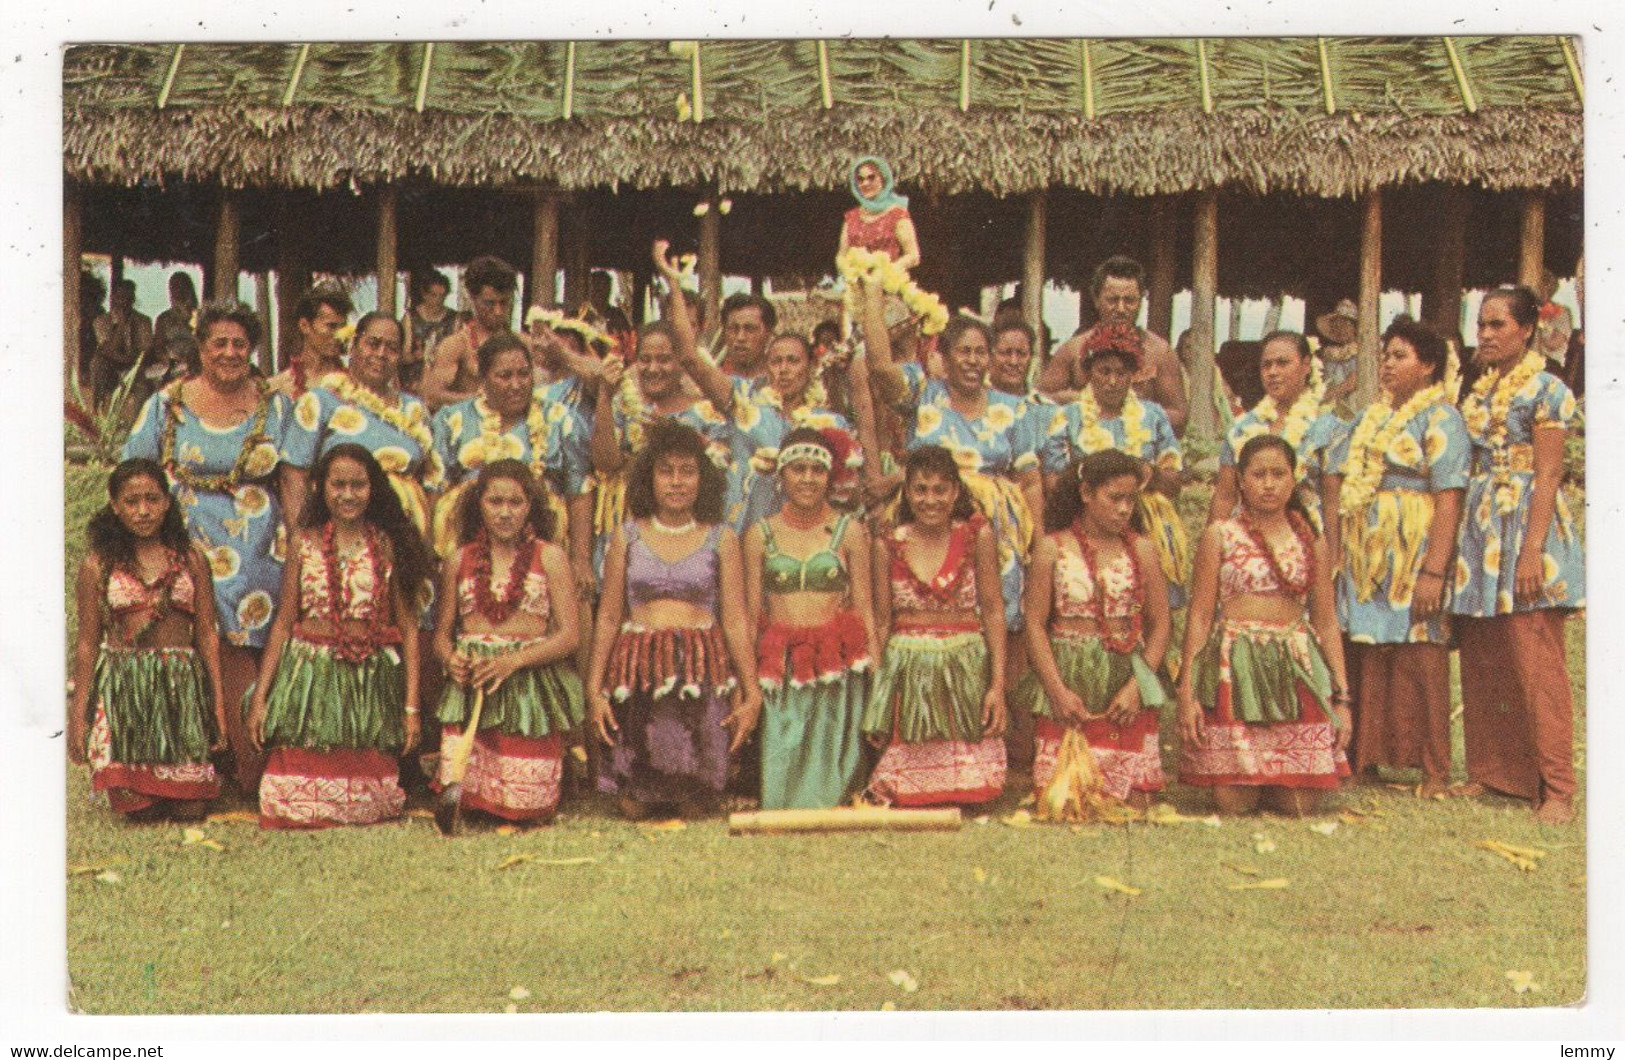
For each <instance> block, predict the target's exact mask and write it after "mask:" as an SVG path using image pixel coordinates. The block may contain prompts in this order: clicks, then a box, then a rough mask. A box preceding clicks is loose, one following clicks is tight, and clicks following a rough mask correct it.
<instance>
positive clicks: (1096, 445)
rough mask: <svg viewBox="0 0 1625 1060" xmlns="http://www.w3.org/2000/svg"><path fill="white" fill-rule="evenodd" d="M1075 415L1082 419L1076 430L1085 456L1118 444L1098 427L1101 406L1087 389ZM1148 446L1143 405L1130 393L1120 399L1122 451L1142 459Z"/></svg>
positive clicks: (1090, 390)
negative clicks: (1121, 404) (1121, 406)
mask: <svg viewBox="0 0 1625 1060" xmlns="http://www.w3.org/2000/svg"><path fill="white" fill-rule="evenodd" d="M1078 412H1079V414H1080V416H1081V417H1082V419H1083V423H1082V425H1081V426H1080V427H1079V429H1078V444H1079V448H1081V449H1083V450H1084V452H1086V453H1098V452H1101V451H1102V450H1106V449H1111V448H1113V447H1115V446H1116V445H1117V442H1116V440H1115V439H1113V438H1112V434H1111V432H1110V431H1108V430H1107V429H1106V428H1104V427H1102V426H1101V425H1100V405H1099V403H1097V402H1096V401H1095V392H1094V391H1093V390H1092V389H1090V388H1089V387H1084V388H1083V393H1081V394H1079V395H1078ZM1150 445H1151V429H1150V428H1149V427H1147V426H1146V425H1145V405H1143V404H1142V403H1141V402H1140V399H1139V398H1138V397H1136V396H1135V394H1134V391H1133V390H1130V391H1129V393H1128V396H1127V397H1125V398H1124V399H1123V451H1124V452H1125V453H1127V454H1128V455H1130V456H1132V457H1134V458H1135V459H1138V460H1143V459H1145V455H1144V454H1145V451H1146V449H1147V447H1149V446H1150Z"/></svg>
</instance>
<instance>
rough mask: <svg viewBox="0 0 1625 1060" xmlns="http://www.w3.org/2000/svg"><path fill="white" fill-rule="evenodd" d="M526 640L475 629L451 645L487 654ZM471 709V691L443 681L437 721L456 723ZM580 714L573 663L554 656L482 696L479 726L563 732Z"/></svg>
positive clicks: (524, 732) (519, 732)
mask: <svg viewBox="0 0 1625 1060" xmlns="http://www.w3.org/2000/svg"><path fill="white" fill-rule="evenodd" d="M527 643H530V642H529V641H525V640H520V639H518V638H514V637H494V636H487V635H484V634H475V635H471V636H464V637H458V638H457V650H458V651H460V652H463V653H465V654H467V655H473V656H480V657H485V658H490V657H491V656H494V655H502V654H504V653H506V652H510V651H513V650H514V649H515V648H518V647H520V646H521V645H524V644H527ZM473 709H474V693H473V691H472V690H471V689H466V688H464V687H463V686H462V685H459V684H453V683H450V682H448V683H447V684H446V691H445V694H444V695H442V696H441V698H440V709H439V710H438V711H436V713H435V717H436V718H437V719H438V720H439V721H440V723H441V724H442V725H457V726H461V725H463V724H464V723H465V722H467V721H468V715H469V712H470V711H472V710H473ZM585 717H586V706H585V696H584V695H583V693H582V691H581V677H580V675H578V674H577V673H576V669H575V664H574V662H572V661H571V660H568V659H559V660H558V661H556V662H551V663H548V664H547V665H546V666H531V667H527V668H525V669H523V670H519V671H516V672H515V673H513V674H511V675H510V676H509V677H508V679H507V680H506V681H503V682H502V684H500V685H498V686H497V690H496V691H495V692H493V693H489V694H487V695H486V697H485V705H484V706H483V707H481V708H480V731H481V732H484V731H486V730H488V729H496V730H497V731H499V732H504V733H507V734H508V735H509V736H528V737H531V738H532V739H539V738H540V737H543V736H551V735H553V734H554V733H563V732H569V731H570V730H571V729H574V728H575V727H576V726H578V725H580V724H581V722H582V719H583V718H585Z"/></svg>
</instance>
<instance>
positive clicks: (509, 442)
mask: <svg viewBox="0 0 1625 1060" xmlns="http://www.w3.org/2000/svg"><path fill="white" fill-rule="evenodd" d="M555 407H556V408H558V409H559V414H560V415H561V416H562V415H563V414H564V406H562V405H558V406H555ZM474 411H475V412H477V413H479V414H480V436H479V438H478V442H479V444H478V446H477V447H476V448H474V449H470V450H467V451H459V453H458V457H459V458H465V457H466V459H463V464H464V466H465V467H467V468H469V469H470V470H473V469H474V468H480V467H484V466H485V465H486V464H491V463H495V462H496V461H498V460H502V459H504V458H512V459H514V460H518V459H519V458H520V456H521V455H522V454H521V452H520V444H519V439H518V438H516V437H514V436H513V432H512V429H511V428H510V429H509V430H507V431H504V430H503V429H502V414H501V413H499V412H498V411H497V410H496V409H494V408H492V407H491V404H490V402H488V401H486V400H485V395H483V394H481V395H480V396H479V397H477V398H475V399H474ZM547 431H548V417H547V413H545V412H543V411H542V407H541V405H539V404H538V403H537V402H536V401H535V399H534V398H533V399H532V400H531V402H530V406H529V407H528V408H527V409H526V410H525V433H526V434H527V435H528V436H529V438H530V472H531V474H533V475H535V476H536V477H537V478H541V477H542V475H543V474H544V473H545V472H546V470H547Z"/></svg>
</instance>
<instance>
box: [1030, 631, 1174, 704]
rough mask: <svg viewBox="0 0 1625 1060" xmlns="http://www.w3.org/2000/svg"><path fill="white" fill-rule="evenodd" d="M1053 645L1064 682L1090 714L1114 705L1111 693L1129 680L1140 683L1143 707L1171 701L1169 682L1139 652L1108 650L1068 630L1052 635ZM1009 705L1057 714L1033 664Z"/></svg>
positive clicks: (1093, 638) (1099, 642) (1051, 646)
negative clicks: (1125, 652) (1069, 633)
mask: <svg viewBox="0 0 1625 1060" xmlns="http://www.w3.org/2000/svg"><path fill="white" fill-rule="evenodd" d="M1050 648H1051V650H1053V651H1054V652H1055V667H1056V669H1058V670H1059V671H1060V672H1061V683H1062V684H1064V685H1066V687H1068V688H1070V689H1071V690H1072V691H1074V692H1076V693H1077V694H1078V695H1079V697H1081V698H1082V699H1083V706H1084V709H1085V710H1087V711H1088V712H1089V713H1090V714H1099V713H1101V712H1102V711H1104V710H1105V709H1106V708H1107V707H1108V706H1110V705H1111V702H1112V697H1114V696H1116V695H1117V693H1118V692H1120V691H1122V689H1123V686H1124V685H1126V684H1128V683H1129V682H1130V681H1133V682H1135V683H1136V684H1138V685H1139V686H1140V705H1141V706H1142V707H1143V708H1145V709H1147V710H1157V709H1159V708H1160V707H1161V706H1162V705H1163V704H1164V703H1167V702H1168V699H1169V695H1168V688H1167V685H1166V684H1165V683H1164V682H1163V680H1162V679H1161V678H1160V677H1158V676H1157V674H1156V673H1155V672H1154V671H1152V669H1151V667H1149V666H1147V665H1146V663H1145V660H1144V659H1142V658H1140V653H1139V652H1131V653H1129V654H1127V655H1124V654H1120V653H1118V652H1114V651H1107V650H1106V645H1105V644H1104V643H1102V642H1101V639H1100V638H1099V637H1093V636H1069V635H1066V634H1061V635H1057V636H1055V637H1052V638H1051V639H1050ZM1010 705H1011V707H1012V708H1013V709H1016V710H1030V711H1032V712H1033V713H1034V714H1036V715H1038V716H1039V717H1042V718H1049V719H1051V720H1054V718H1055V715H1054V713H1053V712H1052V711H1051V710H1050V702H1049V694H1048V693H1047V692H1045V691H1044V683H1043V682H1042V681H1040V680H1039V679H1038V673H1037V671H1035V670H1034V669H1033V668H1032V667H1031V666H1029V667H1028V668H1027V672H1026V673H1025V674H1024V675H1022V678H1021V680H1020V682H1018V683H1017V685H1016V690H1015V692H1014V693H1012V695H1011V697H1010Z"/></svg>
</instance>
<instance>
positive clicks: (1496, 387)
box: [1462, 350, 1546, 515]
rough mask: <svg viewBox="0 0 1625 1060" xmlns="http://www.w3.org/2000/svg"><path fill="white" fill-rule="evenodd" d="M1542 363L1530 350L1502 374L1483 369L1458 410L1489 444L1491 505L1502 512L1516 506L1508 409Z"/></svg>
mask: <svg viewBox="0 0 1625 1060" xmlns="http://www.w3.org/2000/svg"><path fill="white" fill-rule="evenodd" d="M1545 367H1546V359H1545V358H1544V357H1542V356H1541V355H1540V354H1538V353H1536V352H1535V351H1533V350H1531V351H1529V352H1528V353H1526V354H1524V356H1523V360H1521V361H1519V362H1518V363H1517V365H1516V366H1514V367H1513V368H1512V370H1511V371H1509V372H1506V373H1505V374H1502V373H1501V372H1499V371H1495V372H1486V373H1484V375H1483V376H1481V377H1479V380H1478V382H1476V383H1474V384H1473V392H1472V394H1471V396H1469V397H1468V399H1467V401H1466V402H1465V403H1464V406H1465V407H1464V408H1463V410H1462V411H1463V414H1464V416H1465V418H1466V420H1467V425H1468V426H1469V427H1471V428H1473V429H1474V430H1475V431H1478V432H1481V433H1482V434H1483V436H1484V439H1485V441H1487V442H1489V444H1490V471H1491V475H1492V477H1493V480H1494V482H1495V509H1496V511H1498V512H1500V513H1501V514H1502V515H1506V514H1507V513H1509V512H1511V511H1512V510H1513V509H1514V508H1515V507H1517V505H1516V503H1515V500H1514V497H1513V492H1512V455H1511V449H1510V448H1509V447H1508V445H1507V419H1508V414H1509V413H1510V412H1511V411H1512V399H1513V397H1515V396H1516V395H1517V394H1518V392H1519V391H1521V390H1522V389H1523V388H1524V387H1526V386H1528V385H1529V381H1530V380H1532V379H1534V378H1535V376H1536V375H1537V374H1538V373H1540V372H1541V371H1542V370H1544V369H1545ZM1486 398H1488V408H1487V409H1486V408H1485V405H1486V401H1485V399H1486Z"/></svg>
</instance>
